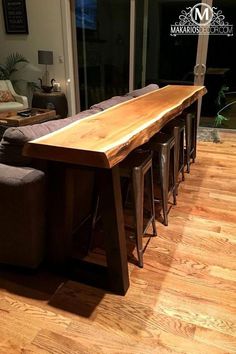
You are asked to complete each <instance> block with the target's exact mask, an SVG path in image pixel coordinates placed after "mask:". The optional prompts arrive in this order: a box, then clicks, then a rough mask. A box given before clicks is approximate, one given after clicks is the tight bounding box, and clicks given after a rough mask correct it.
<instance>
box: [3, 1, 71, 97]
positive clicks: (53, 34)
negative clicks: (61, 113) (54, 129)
mask: <svg viewBox="0 0 236 354" xmlns="http://www.w3.org/2000/svg"><path fill="white" fill-rule="evenodd" d="M64 1H69V0H64ZM26 8H27V15H28V27H29V34H28V35H24V34H6V33H5V25H4V17H3V11H2V6H1V4H0V63H2V62H3V61H4V59H5V57H6V56H7V55H9V54H10V53H13V52H19V53H21V54H22V55H24V56H25V57H26V58H27V59H28V60H29V62H30V63H31V64H33V65H34V66H36V67H38V68H39V69H40V70H41V73H43V71H44V69H45V66H44V65H40V64H38V50H52V51H53V56H54V64H53V65H50V66H48V72H49V78H50V79H52V78H54V79H55V80H56V81H57V82H60V84H61V87H62V90H63V91H64V92H65V93H67V94H68V92H67V91H68V87H67V86H66V79H67V78H66V68H65V53H64V49H65V47H64V43H63V38H65V34H64V37H63V26H62V16H64V14H63V12H62V9H61V1H60V0H26ZM67 55H68V53H67ZM67 72H68V68H67ZM35 75H36V78H35V79H37V77H38V76H42V74H41V75H40V73H36V74H34V76H35ZM69 103H70V102H69Z"/></svg>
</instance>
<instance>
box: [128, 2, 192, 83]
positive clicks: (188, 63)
mask: <svg viewBox="0 0 236 354" xmlns="http://www.w3.org/2000/svg"><path fill="white" fill-rule="evenodd" d="M195 4H196V1H191V0H190V1H163V0H149V1H148V14H146V15H147V16H148V26H147V46H146V50H147V56H146V60H147V62H146V79H145V82H142V80H141V77H142V71H143V69H145V68H143V65H142V64H143V62H142V56H143V51H144V50H145V48H144V45H143V37H145V34H144V31H145V27H144V25H143V23H144V17H145V14H144V13H145V12H144V0H143V1H141V0H138V1H137V6H136V53H135V59H136V65H135V86H136V87H137V88H138V87H141V86H143V84H148V83H158V84H161V85H165V84H166V83H171V82H174V81H176V83H181V82H183V81H189V82H190V83H192V82H193V79H194V78H193V68H194V65H195V62H196V52H197V43H198V36H197V35H193V36H191V35H182V36H176V37H174V36H171V35H170V26H171V25H173V24H175V23H176V22H178V21H179V16H180V14H181V11H182V10H186V7H189V6H193V5H195ZM143 14H144V16H143ZM143 34H144V35H143Z"/></svg>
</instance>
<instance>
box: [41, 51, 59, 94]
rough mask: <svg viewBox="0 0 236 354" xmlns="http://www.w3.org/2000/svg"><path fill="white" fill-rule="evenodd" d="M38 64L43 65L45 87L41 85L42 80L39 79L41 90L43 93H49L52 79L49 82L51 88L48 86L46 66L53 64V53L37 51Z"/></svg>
mask: <svg viewBox="0 0 236 354" xmlns="http://www.w3.org/2000/svg"><path fill="white" fill-rule="evenodd" d="M38 63H39V64H44V65H45V85H43V80H42V79H39V80H40V82H41V88H42V90H43V91H45V92H51V90H52V87H53V83H52V81H55V80H54V79H52V80H51V84H52V85H51V86H48V65H52V64H53V52H52V51H48V50H38Z"/></svg>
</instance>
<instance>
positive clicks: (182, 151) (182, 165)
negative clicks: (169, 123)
mask: <svg viewBox="0 0 236 354" xmlns="http://www.w3.org/2000/svg"><path fill="white" fill-rule="evenodd" d="M180 148H181V155H180V157H181V159H180V165H181V172H182V181H184V180H185V177H184V129H183V130H182V132H181V137H180Z"/></svg>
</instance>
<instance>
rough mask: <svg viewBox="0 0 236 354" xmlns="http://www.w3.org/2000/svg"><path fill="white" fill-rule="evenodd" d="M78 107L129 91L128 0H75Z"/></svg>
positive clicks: (83, 107) (88, 105) (86, 106)
mask: <svg viewBox="0 0 236 354" xmlns="http://www.w3.org/2000/svg"><path fill="white" fill-rule="evenodd" d="M76 27H77V51H78V66H79V82H80V96H81V97H80V99H81V109H85V108H88V107H90V106H91V105H92V104H94V103H97V102H100V101H102V100H104V99H107V98H109V97H111V96H114V95H120V94H124V93H126V92H128V85H129V31H130V1H129V0H76Z"/></svg>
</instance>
